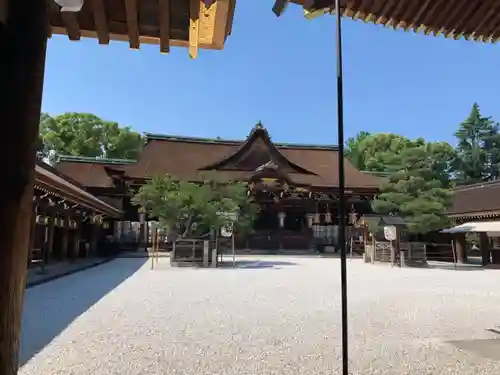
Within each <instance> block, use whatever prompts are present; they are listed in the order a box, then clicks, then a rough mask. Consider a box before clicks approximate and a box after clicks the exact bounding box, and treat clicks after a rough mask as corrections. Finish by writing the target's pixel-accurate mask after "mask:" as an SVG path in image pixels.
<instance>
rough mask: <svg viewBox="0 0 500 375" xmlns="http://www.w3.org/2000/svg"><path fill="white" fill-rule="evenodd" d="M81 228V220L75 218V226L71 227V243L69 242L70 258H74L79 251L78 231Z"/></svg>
mask: <svg viewBox="0 0 500 375" xmlns="http://www.w3.org/2000/svg"><path fill="white" fill-rule="evenodd" d="M81 228H82V222H81V220H76V228H75V229H73V231H74V232H73V243H72V244H71V260H73V261H74V260H76V258H78V254H79V252H80V236H81V235H80V231H81Z"/></svg>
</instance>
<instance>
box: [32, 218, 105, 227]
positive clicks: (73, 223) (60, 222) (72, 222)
mask: <svg viewBox="0 0 500 375" xmlns="http://www.w3.org/2000/svg"><path fill="white" fill-rule="evenodd" d="M51 220H53V223H54V226H55V227H58V228H62V227H64V225H65V223H64V222H65V220H64V219H63V218H59V217H54V218H51V217H50V216H42V215H36V223H37V224H40V225H49V224H50V223H51ZM89 221H90V223H92V224H97V225H102V227H103V228H104V229H107V228H109V223H108V222H107V221H103V219H102V216H101V215H96V216H93V217H89ZM77 226H78V224H77V222H76V220H72V219H70V220H68V227H69V228H71V229H75V228H77Z"/></svg>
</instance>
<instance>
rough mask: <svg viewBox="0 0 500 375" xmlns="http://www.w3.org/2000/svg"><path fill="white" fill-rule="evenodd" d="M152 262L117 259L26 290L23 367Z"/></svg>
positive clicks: (20, 364) (22, 333)
mask: <svg viewBox="0 0 500 375" xmlns="http://www.w3.org/2000/svg"><path fill="white" fill-rule="evenodd" d="M147 261H148V259H145V258H137V259H115V260H113V261H111V262H108V263H105V264H102V265H100V266H97V267H93V268H90V269H88V270H85V271H81V272H78V273H75V274H72V275H69V276H65V277H62V278H60V279H57V280H54V281H50V282H48V283H45V284H42V285H39V286H34V287H32V288H29V289H27V290H26V292H25V295H24V308H23V317H22V327H21V347H20V353H19V366H20V367H21V366H23V365H24V364H26V363H27V362H28V361H29V360H30V359H31V358H32V357H33V356H35V355H36V354H37V353H38V352H40V351H41V350H42V349H43V348H44V347H45V346H46V345H47V344H49V343H50V342H51V341H52V340H53V339H54V338H55V337H57V336H58V335H59V334H60V333H61V332H63V331H64V330H65V329H66V327H68V326H69V325H70V324H71V323H72V322H73V321H74V320H75V319H77V318H78V317H79V316H80V315H82V314H83V313H85V312H86V311H87V310H88V309H89V308H90V307H92V306H93V305H94V304H96V303H97V302H98V301H99V300H100V299H102V298H103V297H104V296H105V295H106V294H108V293H109V292H111V291H112V290H113V289H115V288H116V287H118V286H119V285H120V284H121V283H123V282H124V281H125V280H127V279H128V278H129V277H131V276H132V275H133V274H134V273H135V272H137V271H138V270H139V269H140V268H141V267H142V266H143V265H144V264H145V263H146V262H147Z"/></svg>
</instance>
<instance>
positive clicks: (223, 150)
mask: <svg viewBox="0 0 500 375" xmlns="http://www.w3.org/2000/svg"><path fill="white" fill-rule="evenodd" d="M338 157H339V153H338V149H337V147H336V146H321V145H305V144H283V143H273V142H272V141H271V137H270V135H269V133H268V131H267V130H266V129H265V128H264V126H263V125H262V124H261V123H260V122H259V123H258V124H257V125H256V126H255V127H253V129H252V130H251V132H250V134H249V135H248V137H247V138H246V139H245V140H240V141H234V140H224V139H206V138H192V137H179V136H168V135H157V134H146V135H145V144H144V147H143V149H142V151H141V154H140V156H139V159H138V160H137V161H133V160H116V159H95V158H86V157H64V156H63V157H61V158H60V160H59V162H58V163H57V164H56V166H55V167H56V168H57V170H59V171H60V172H62V173H64V174H65V175H67V176H69V177H70V178H72V179H74V180H76V181H78V182H79V183H81V184H82V185H84V186H85V187H86V188H87V189H88V191H89V192H91V193H92V194H94V195H95V196H97V197H99V198H101V199H103V200H106V201H107V202H112V203H113V204H114V205H115V206H117V207H119V208H120V209H122V211H123V212H124V215H125V216H124V218H123V220H125V221H126V222H137V221H138V220H139V214H138V212H137V207H135V206H133V205H131V203H130V193H129V192H130V189H131V188H136V187H138V186H140V185H141V184H144V183H145V181H147V180H148V179H150V178H152V177H154V176H158V175H164V174H169V175H171V176H173V177H174V178H176V179H179V180H184V181H190V182H197V181H201V180H202V176H203V175H206V173H207V172H210V175H211V176H212V178H215V179H217V180H219V181H221V182H224V181H245V182H247V183H248V186H249V194H251V195H252V196H253V198H254V201H255V203H256V204H258V205H259V206H260V210H259V213H258V216H257V218H256V220H255V222H254V228H253V231H252V232H251V233H250V234H247V235H238V234H236V239H235V241H236V247H237V248H240V249H251V250H279V249H282V250H287V249H289V250H293V249H297V250H298V249H300V250H303V249H308V248H311V247H312V246H314V245H313V243H314V241H315V239H318V238H322V239H327V241H328V242H330V243H331V244H335V242H336V238H337V234H338V233H337V232H338V225H339V217H338ZM345 170H346V196H347V198H348V207H347V212H348V214H347V216H346V217H345V218H344V220H346V221H347V223H348V224H353V223H355V221H356V219H357V218H359V217H360V216H361V215H363V214H366V213H370V212H371V210H370V202H371V200H372V199H373V197H374V196H375V195H376V194H377V192H378V189H379V187H380V185H381V183H382V180H381V178H380V177H377V176H375V175H373V174H370V173H368V172H363V171H359V170H357V169H356V168H354V166H353V165H352V164H351V163H350V162H349V161H348V160H345Z"/></svg>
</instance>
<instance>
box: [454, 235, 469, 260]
mask: <svg viewBox="0 0 500 375" xmlns="http://www.w3.org/2000/svg"><path fill="white" fill-rule="evenodd" d="M453 242H454V246H455V252H456V256H457V263H460V264H463V263H467V241H466V240H465V233H457V234H455V236H454V238H453Z"/></svg>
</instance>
